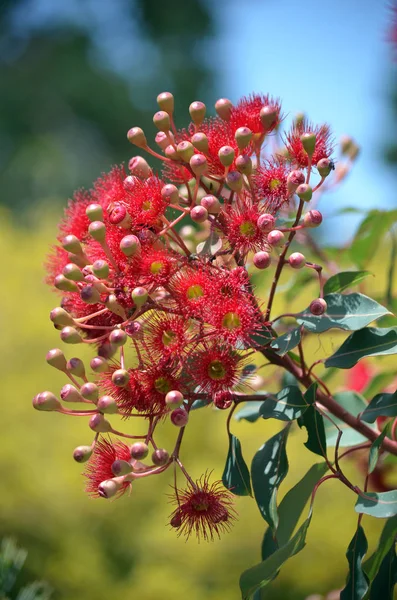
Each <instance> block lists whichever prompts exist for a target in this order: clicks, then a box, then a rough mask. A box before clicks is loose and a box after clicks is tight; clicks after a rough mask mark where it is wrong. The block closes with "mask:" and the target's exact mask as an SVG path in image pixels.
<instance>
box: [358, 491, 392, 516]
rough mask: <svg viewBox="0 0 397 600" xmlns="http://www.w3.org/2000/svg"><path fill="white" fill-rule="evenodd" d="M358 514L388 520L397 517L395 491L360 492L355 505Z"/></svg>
mask: <svg viewBox="0 0 397 600" xmlns="http://www.w3.org/2000/svg"><path fill="white" fill-rule="evenodd" d="M354 508H355V510H356V512H358V513H364V514H365V515H370V516H371V517H377V518H378V519H388V518H389V517H394V516H395V515H397V490H393V491H391V492H381V493H377V492H365V493H364V492H360V493H359V495H358V498H357V502H356V505H355V507H354Z"/></svg>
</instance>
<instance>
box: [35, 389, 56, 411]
mask: <svg viewBox="0 0 397 600" xmlns="http://www.w3.org/2000/svg"><path fill="white" fill-rule="evenodd" d="M33 408H35V409H36V410H43V411H48V412H52V411H55V412H56V411H58V410H61V409H62V405H61V403H60V402H59V400H58V399H57V398H56V396H54V394H53V393H52V392H41V393H40V394H37V396H35V397H34V398H33Z"/></svg>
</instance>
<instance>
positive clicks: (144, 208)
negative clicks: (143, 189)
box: [142, 200, 152, 210]
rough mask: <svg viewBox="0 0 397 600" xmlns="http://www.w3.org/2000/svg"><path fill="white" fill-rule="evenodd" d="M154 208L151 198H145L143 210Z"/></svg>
mask: <svg viewBox="0 0 397 600" xmlns="http://www.w3.org/2000/svg"><path fill="white" fill-rule="evenodd" d="M151 208H152V203H151V202H150V200H145V202H144V203H143V204H142V210H150V209H151Z"/></svg>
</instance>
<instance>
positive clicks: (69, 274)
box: [62, 263, 84, 281]
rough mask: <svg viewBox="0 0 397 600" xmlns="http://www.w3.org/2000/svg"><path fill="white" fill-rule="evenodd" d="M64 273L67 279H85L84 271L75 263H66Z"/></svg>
mask: <svg viewBox="0 0 397 600" xmlns="http://www.w3.org/2000/svg"><path fill="white" fill-rule="evenodd" d="M62 273H63V275H64V277H66V279H71V280H72V281H83V279H84V275H83V273H82V272H81V270H80V269H79V267H78V266H77V265H75V264H74V263H68V264H67V265H65V266H64V268H63V271H62Z"/></svg>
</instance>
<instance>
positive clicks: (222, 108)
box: [215, 98, 233, 121]
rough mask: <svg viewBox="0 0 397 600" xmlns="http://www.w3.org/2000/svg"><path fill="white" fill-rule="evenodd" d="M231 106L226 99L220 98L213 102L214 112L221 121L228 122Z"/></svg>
mask: <svg viewBox="0 0 397 600" xmlns="http://www.w3.org/2000/svg"><path fill="white" fill-rule="evenodd" d="M232 108H233V104H232V103H231V102H230V100H228V99H227V98H220V99H219V100H217V101H216V102H215V110H216V112H217V113H218V115H219V117H220V118H221V119H222V120H223V121H229V119H230V113H231V111H232Z"/></svg>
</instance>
